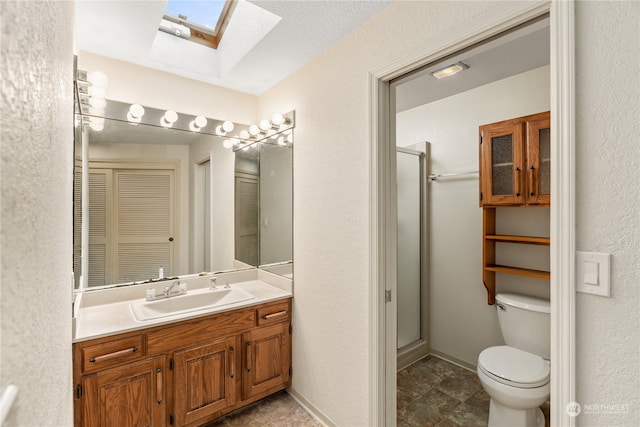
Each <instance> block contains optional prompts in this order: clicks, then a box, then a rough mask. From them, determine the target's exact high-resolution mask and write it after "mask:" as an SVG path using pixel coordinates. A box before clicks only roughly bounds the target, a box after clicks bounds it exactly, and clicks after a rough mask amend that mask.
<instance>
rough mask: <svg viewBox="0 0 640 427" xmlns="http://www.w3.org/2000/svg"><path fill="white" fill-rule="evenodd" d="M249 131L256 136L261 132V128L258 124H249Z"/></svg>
mask: <svg viewBox="0 0 640 427" xmlns="http://www.w3.org/2000/svg"><path fill="white" fill-rule="evenodd" d="M249 133H250V134H251V136H256V135H258V134H259V133H260V128H259V127H258V126H256V125H251V126H249Z"/></svg>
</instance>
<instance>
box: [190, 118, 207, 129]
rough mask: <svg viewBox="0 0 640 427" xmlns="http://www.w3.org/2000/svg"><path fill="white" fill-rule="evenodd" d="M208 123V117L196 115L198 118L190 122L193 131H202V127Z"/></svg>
mask: <svg viewBox="0 0 640 427" xmlns="http://www.w3.org/2000/svg"><path fill="white" fill-rule="evenodd" d="M206 125H207V119H206V117H204V116H196V118H195V119H193V120H192V121H191V122H190V123H189V129H190V130H192V131H193V132H200V129H202V128H203V127H205V126H206Z"/></svg>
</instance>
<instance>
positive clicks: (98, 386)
mask: <svg viewBox="0 0 640 427" xmlns="http://www.w3.org/2000/svg"><path fill="white" fill-rule="evenodd" d="M163 370H164V357H163V356H158V357H154V358H152V359H147V360H143V361H140V362H134V363H130V364H126V365H123V366H120V367H117V368H111V369H108V370H104V371H101V372H98V373H96V374H92V375H87V376H85V377H83V380H82V384H83V389H84V393H85V396H84V400H83V421H84V422H83V425H85V426H90V427H94V426H95V427H112V426H118V427H147V426H163V425H165V407H166V403H165V396H164V393H165V390H164V378H163V377H164V372H163Z"/></svg>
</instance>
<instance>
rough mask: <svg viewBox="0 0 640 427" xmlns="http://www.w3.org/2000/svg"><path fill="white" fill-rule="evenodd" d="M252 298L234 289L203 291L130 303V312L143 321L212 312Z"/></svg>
mask: <svg viewBox="0 0 640 427" xmlns="http://www.w3.org/2000/svg"><path fill="white" fill-rule="evenodd" d="M254 298H255V297H254V296H253V295H251V294H250V293H248V292H247V291H244V290H242V289H240V288H235V287H231V288H228V289H225V288H222V289H216V290H213V291H212V290H209V289H203V290H196V291H191V292H189V293H187V294H186V295H180V296H175V297H170V298H165V299H160V300H156V301H135V302H132V303H131V311H132V312H133V316H134V317H135V318H136V320H138V321H145V320H153V319H158V318H160V317H167V316H175V315H177V314H184V313H190V312H193V311H204V310H212V309H215V308H218V307H224V306H227V305H231V304H235V303H238V302H243V301H249V300H252V299H254Z"/></svg>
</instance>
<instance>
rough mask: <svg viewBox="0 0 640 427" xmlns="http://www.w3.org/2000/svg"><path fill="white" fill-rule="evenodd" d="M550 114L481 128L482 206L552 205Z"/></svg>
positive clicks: (506, 121)
mask: <svg viewBox="0 0 640 427" xmlns="http://www.w3.org/2000/svg"><path fill="white" fill-rule="evenodd" d="M550 123H551V120H550V114H549V112H548V111H547V112H544V113H539V114H533V115H530V116H524V117H519V118H516V119H510V120H505V121H501V122H497V123H491V124H487V125H483V126H480V130H479V131H480V206H489V207H491V206H508V205H512V206H513V205H547V206H548V205H549V204H550V202H551V157H550V156H551V145H550V143H551V140H550V129H551V125H550Z"/></svg>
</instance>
